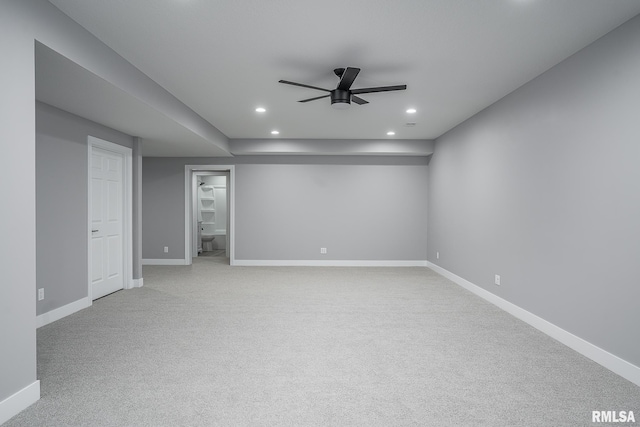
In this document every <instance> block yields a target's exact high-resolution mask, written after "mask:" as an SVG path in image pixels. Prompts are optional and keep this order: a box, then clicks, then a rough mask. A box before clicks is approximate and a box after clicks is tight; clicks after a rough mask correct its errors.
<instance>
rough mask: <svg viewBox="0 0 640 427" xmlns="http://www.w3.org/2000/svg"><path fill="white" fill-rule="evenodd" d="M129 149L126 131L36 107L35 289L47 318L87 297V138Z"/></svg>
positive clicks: (39, 308)
mask: <svg viewBox="0 0 640 427" xmlns="http://www.w3.org/2000/svg"><path fill="white" fill-rule="evenodd" d="M89 135H91V136H95V137H96V138H100V139H104V140H107V141H109V142H113V143H116V144H119V145H123V146H125V147H129V148H131V147H132V144H133V138H132V137H131V136H128V135H125V134H123V133H121V132H118V131H115V130H113V129H109V128H107V127H104V126H101V125H99V124H97V123H94V122H91V121H89V120H85V119H83V118H80V117H78V116H75V115H73V114H69V113H67V112H64V111H62V110H59V109H57V108H55V107H52V106H50V105H47V104H43V103H40V102H38V103H36V284H37V288H44V290H45V299H44V300H42V301H38V302H37V305H36V313H37V314H38V315H39V314H42V313H46V312H48V311H51V310H53V309H56V308H58V307H62V306H63V305H66V304H69V303H71V302H74V301H77V300H79V299H81V298H85V297H86V296H87V283H88V266H87V259H88V256H87V239H88V236H87V215H88V213H87V204H88V189H87V180H88V175H87V174H88V165H87V149H88V148H87V147H88V145H87V137H88V136H89Z"/></svg>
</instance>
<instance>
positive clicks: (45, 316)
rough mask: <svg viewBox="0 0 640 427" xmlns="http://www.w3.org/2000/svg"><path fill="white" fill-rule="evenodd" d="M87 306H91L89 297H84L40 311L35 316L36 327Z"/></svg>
mask: <svg viewBox="0 0 640 427" xmlns="http://www.w3.org/2000/svg"><path fill="white" fill-rule="evenodd" d="M89 306H91V301H90V300H89V297H84V298H82V299H79V300H77V301H74V302H71V303H69V304H67V305H63V306H62V307H59V308H56V309H55V310H51V311H48V312H46V313H42V314H41V315H39V316H36V328H40V327H42V326H44V325H48V324H49V323H52V322H55V321H56V320H60V319H62V318H63V317H66V316H68V315H70V314H73V313H75V312H76V311H80V310H82V309H84V308H87V307H89Z"/></svg>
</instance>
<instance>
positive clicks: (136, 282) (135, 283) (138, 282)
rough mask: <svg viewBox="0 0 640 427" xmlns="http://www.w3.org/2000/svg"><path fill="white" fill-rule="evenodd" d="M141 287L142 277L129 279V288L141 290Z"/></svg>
mask: <svg viewBox="0 0 640 427" xmlns="http://www.w3.org/2000/svg"><path fill="white" fill-rule="evenodd" d="M142 286H144V277H141V278H139V279H131V285H130V286H129V288H130V289H133V288H141V287H142Z"/></svg>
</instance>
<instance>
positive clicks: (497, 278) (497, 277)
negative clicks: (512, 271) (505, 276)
mask: <svg viewBox="0 0 640 427" xmlns="http://www.w3.org/2000/svg"><path fill="white" fill-rule="evenodd" d="M495 282H496V285H498V286H500V276H499V275H497V274H496V281H495Z"/></svg>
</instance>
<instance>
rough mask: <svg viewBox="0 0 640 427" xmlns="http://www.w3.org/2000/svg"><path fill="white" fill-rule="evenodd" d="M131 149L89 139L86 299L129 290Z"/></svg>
mask: <svg viewBox="0 0 640 427" xmlns="http://www.w3.org/2000/svg"><path fill="white" fill-rule="evenodd" d="M131 157H132V150H131V149H130V148H127V147H123V146H121V145H118V144H114V143H111V142H109V141H104V140H101V139H98V138H94V137H92V136H89V138H88V165H89V171H88V172H89V173H88V178H89V185H88V191H89V203H88V227H89V230H88V236H89V237H88V240H89V243H88V264H89V283H88V286H89V289H88V296H89V300H90V301H93V300H95V299H98V298H101V297H103V296H105V295H108V294H110V293H113V292H116V291H118V290H120V289H125V288H129V280H130V278H131V277H132V263H131V254H132V234H131V220H132V218H131V203H132V200H131V197H132V196H131V179H132V176H131V175H132V162H131Z"/></svg>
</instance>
